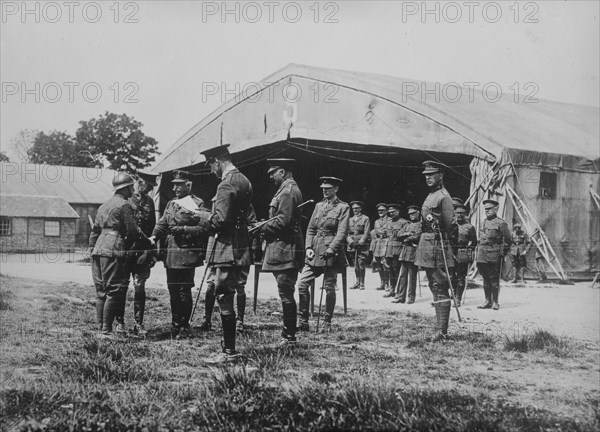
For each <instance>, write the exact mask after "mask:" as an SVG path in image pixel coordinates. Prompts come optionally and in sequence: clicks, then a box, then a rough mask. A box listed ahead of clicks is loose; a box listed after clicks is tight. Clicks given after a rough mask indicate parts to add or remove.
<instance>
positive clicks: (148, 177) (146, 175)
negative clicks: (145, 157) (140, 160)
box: [137, 170, 160, 186]
mask: <svg viewBox="0 0 600 432" xmlns="http://www.w3.org/2000/svg"><path fill="white" fill-rule="evenodd" d="M137 175H138V177H140V178H141V179H142V180H144V181H145V182H146V183H148V184H150V185H152V186H156V177H158V176H159V175H160V174H157V173H154V172H152V171H148V170H137Z"/></svg>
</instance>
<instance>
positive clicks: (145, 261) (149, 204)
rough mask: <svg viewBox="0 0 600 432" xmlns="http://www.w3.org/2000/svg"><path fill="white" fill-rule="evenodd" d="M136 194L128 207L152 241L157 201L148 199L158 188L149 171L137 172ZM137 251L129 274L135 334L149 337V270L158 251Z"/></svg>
mask: <svg viewBox="0 0 600 432" xmlns="http://www.w3.org/2000/svg"><path fill="white" fill-rule="evenodd" d="M137 177H138V178H137V182H136V186H137V190H136V191H135V192H134V193H133V196H132V197H131V198H129V204H130V205H131V208H132V209H133V215H134V217H135V221H136V223H137V225H138V227H139V228H140V229H141V230H142V232H143V233H144V235H146V236H147V237H150V236H151V235H152V230H153V229H154V225H155V224H156V213H155V210H154V200H153V199H152V197H151V196H150V195H149V193H150V192H151V191H152V189H153V188H154V187H155V186H156V177H158V174H155V173H153V172H150V171H143V170H138V172H137ZM133 249H134V251H135V252H133V253H132V254H130V257H129V259H128V263H127V269H128V272H129V273H130V274H131V276H132V277H133V288H134V290H135V291H134V297H133V315H134V319H135V326H134V327H133V334H134V335H137V336H146V333H147V332H146V329H145V328H144V310H145V306H146V280H147V279H148V278H149V277H150V269H151V268H152V267H153V266H154V264H155V263H156V249H155V248H154V247H153V248H151V249H144V248H141V247H138V245H137V244H135V245H134V247H133ZM117 321H118V322H120V323H122V324H123V325H124V324H125V323H124V316H121V317H119V318H117Z"/></svg>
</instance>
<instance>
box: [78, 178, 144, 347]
mask: <svg viewBox="0 0 600 432" xmlns="http://www.w3.org/2000/svg"><path fill="white" fill-rule="evenodd" d="M133 183H134V181H133V178H132V177H131V176H130V175H129V174H126V173H123V172H119V173H117V174H116V175H115V177H114V179H113V182H112V184H113V190H114V192H115V194H114V195H113V196H112V198H110V199H109V200H108V201H106V202H105V203H104V204H102V205H101V206H100V208H99V209H98V212H97V214H96V220H95V223H94V227H93V228H92V232H91V233H90V239H89V246H90V249H91V256H92V278H93V280H94V285H95V287H96V294H97V302H96V319H97V322H98V330H100V331H101V334H100V335H101V336H102V337H110V336H111V335H112V334H113V321H114V319H115V318H116V317H117V316H119V315H122V311H123V309H124V308H125V306H124V305H125V295H126V293H127V286H128V285H129V274H128V272H127V268H126V259H127V258H126V255H127V251H128V250H130V249H131V247H132V245H133V244H134V243H137V244H139V245H140V246H141V247H144V248H148V247H150V246H151V243H152V242H151V241H150V240H148V238H146V236H145V235H144V233H143V232H142V231H141V230H140V229H139V227H138V226H137V225H136V223H135V219H134V216H133V210H132V208H131V205H130V204H129V202H128V201H127V200H128V198H130V197H131V195H132V194H133ZM119 325H120V324H118V323H117V326H116V327H119ZM115 333H116V332H115ZM120 333H123V332H122V331H121V332H120Z"/></svg>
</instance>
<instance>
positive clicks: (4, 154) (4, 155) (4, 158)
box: [0, 151, 10, 162]
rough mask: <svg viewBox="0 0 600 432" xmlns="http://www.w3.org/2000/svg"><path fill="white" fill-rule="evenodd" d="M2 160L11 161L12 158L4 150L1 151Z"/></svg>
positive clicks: (0, 158) (0, 157)
mask: <svg viewBox="0 0 600 432" xmlns="http://www.w3.org/2000/svg"><path fill="white" fill-rule="evenodd" d="M0 162H10V158H9V157H8V156H6V153H4V152H3V151H0Z"/></svg>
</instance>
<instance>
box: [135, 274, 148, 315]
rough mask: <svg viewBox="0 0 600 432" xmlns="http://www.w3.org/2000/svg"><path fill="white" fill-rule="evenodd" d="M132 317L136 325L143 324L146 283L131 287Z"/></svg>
mask: <svg viewBox="0 0 600 432" xmlns="http://www.w3.org/2000/svg"><path fill="white" fill-rule="evenodd" d="M133 288H134V290H135V291H134V297H133V316H134V318H135V322H136V324H140V325H141V324H144V311H145V309H146V282H145V281H144V282H139V283H137V284H134V285H133Z"/></svg>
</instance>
